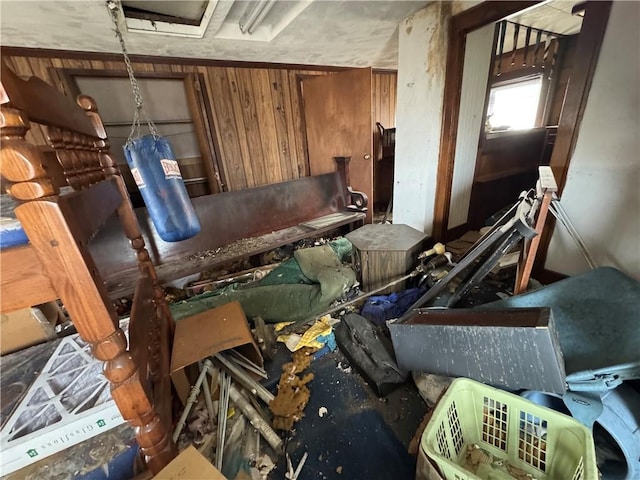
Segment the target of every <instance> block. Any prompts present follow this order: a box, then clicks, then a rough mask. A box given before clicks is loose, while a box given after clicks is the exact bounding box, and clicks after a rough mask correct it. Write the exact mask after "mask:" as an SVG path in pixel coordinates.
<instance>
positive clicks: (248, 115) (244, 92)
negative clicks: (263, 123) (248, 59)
mask: <svg viewBox="0 0 640 480" xmlns="http://www.w3.org/2000/svg"><path fill="white" fill-rule="evenodd" d="M236 78H237V81H238V93H239V94H240V105H241V106H242V117H243V119H244V125H245V131H246V133H247V147H248V149H249V157H248V158H243V159H242V161H243V163H244V164H245V168H250V169H251V170H252V171H253V179H252V182H251V183H250V184H248V185H247V186H248V187H255V186H257V185H264V184H265V183H267V181H266V172H265V169H264V162H263V159H262V156H263V150H262V139H261V138H260V127H259V125H258V114H257V112H256V102H255V92H254V86H253V76H252V74H251V70H249V69H243V68H237V69H236Z"/></svg>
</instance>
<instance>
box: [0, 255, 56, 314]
mask: <svg viewBox="0 0 640 480" xmlns="http://www.w3.org/2000/svg"><path fill="white" fill-rule="evenodd" d="M0 266H1V267H2V270H1V272H0V286H1V291H2V293H1V294H0V301H1V306H0V311H2V312H11V311H14V310H18V309H20V308H26V307H30V306H31V305H38V304H40V303H45V302H48V301H50V300H55V299H56V298H58V294H57V293H56V291H55V290H54V288H53V285H51V282H50V281H49V277H48V276H47V274H46V273H45V272H44V267H43V266H42V263H41V262H40V259H39V258H38V256H37V255H36V251H35V250H34V249H33V247H32V246H31V245H24V246H22V247H15V248H9V249H6V250H2V252H1V253H0Z"/></svg>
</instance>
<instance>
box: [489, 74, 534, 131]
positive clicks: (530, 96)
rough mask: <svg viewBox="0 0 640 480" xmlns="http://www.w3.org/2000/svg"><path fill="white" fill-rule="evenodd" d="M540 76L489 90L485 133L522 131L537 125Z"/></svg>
mask: <svg viewBox="0 0 640 480" xmlns="http://www.w3.org/2000/svg"><path fill="white" fill-rule="evenodd" d="M541 93H542V75H538V76H536V77H534V78H530V77H529V78H527V79H526V80H518V81H515V82H509V83H507V84H502V85H496V86H494V87H492V88H491V93H490V96H489V106H488V108H487V131H490V132H495V131H502V130H523V129H527V128H533V127H536V126H537V125H536V124H537V118H538V109H539V107H540V96H541Z"/></svg>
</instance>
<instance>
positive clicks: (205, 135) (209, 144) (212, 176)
mask: <svg viewBox="0 0 640 480" xmlns="http://www.w3.org/2000/svg"><path fill="white" fill-rule="evenodd" d="M183 82H184V87H185V93H186V95H187V102H188V104H189V105H188V106H189V110H190V111H191V120H192V122H193V125H194V127H195V129H196V138H197V139H198V144H199V146H200V151H201V152H202V160H203V162H204V169H205V172H206V174H207V183H208V184H209V191H210V193H219V192H223V191H224V190H223V189H222V178H221V174H220V171H221V167H220V162H219V158H220V157H218V156H217V155H216V151H217V149H216V148H215V147H214V142H215V138H216V135H215V131H214V128H213V125H211V123H212V122H211V121H210V118H207V114H206V110H205V108H204V101H203V98H202V90H203V89H204V87H203V84H204V76H203V75H202V74H201V73H189V74H188V75H187V76H186V77H185V78H184V80H183Z"/></svg>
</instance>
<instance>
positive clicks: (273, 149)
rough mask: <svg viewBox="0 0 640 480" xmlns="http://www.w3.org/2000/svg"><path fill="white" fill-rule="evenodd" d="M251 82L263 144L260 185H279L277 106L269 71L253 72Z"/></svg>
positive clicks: (280, 179) (280, 176)
mask: <svg viewBox="0 0 640 480" xmlns="http://www.w3.org/2000/svg"><path fill="white" fill-rule="evenodd" d="M251 77H252V78H251V80H252V84H253V89H254V98H255V106H256V122H257V125H258V131H259V132H260V140H261V143H262V164H263V169H264V171H263V175H264V176H263V177H262V183H260V185H265V184H269V183H279V182H281V181H282V180H283V178H282V170H281V169H280V164H281V161H280V151H279V148H278V135H277V133H276V121H275V115H274V113H275V106H274V104H273V102H272V96H271V92H272V88H270V86H271V85H270V82H269V71H268V70H266V69H259V70H253V71H252V74H251Z"/></svg>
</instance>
